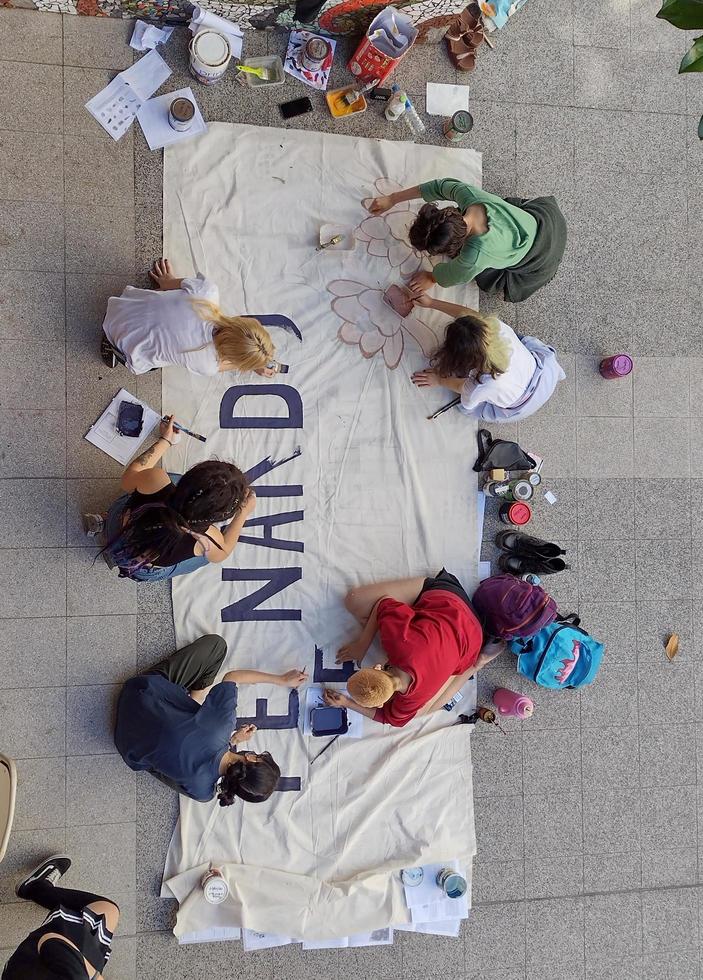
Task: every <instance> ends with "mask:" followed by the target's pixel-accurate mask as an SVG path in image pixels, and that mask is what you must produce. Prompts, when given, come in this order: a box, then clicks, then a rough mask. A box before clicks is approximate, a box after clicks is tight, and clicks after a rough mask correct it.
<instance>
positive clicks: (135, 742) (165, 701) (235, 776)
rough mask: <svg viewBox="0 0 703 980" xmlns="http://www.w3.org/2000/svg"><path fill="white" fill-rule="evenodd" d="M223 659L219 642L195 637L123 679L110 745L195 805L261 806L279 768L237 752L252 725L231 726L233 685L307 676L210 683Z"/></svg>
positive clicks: (254, 674) (244, 673)
mask: <svg viewBox="0 0 703 980" xmlns="http://www.w3.org/2000/svg"><path fill="white" fill-rule="evenodd" d="M226 653H227V644H226V643H225V641H224V640H223V639H222V637H221V636H215V635H211V636H201V637H200V639H198V640H196V641H195V642H194V643H190V644H189V645H188V646H187V647H184V648H183V649H182V650H178V651H177V652H176V653H174V654H171V656H170V657H166V658H165V659H164V660H161V661H160V662H159V663H158V664H156V665H155V666H154V667H152V668H151V670H147V671H145V672H144V673H142V674H137V676H136V677H132V678H131V679H130V680H128V681H127V683H126V684H125V685H124V687H123V688H122V692H121V694H120V697H119V701H118V704H117V721H116V725H115V745H116V746H117V750H118V752H119V753H120V755H121V756H122V758H123V759H124V761H125V762H126V763H127V765H128V766H129V767H130V769H134V770H135V771H136V772H140V771H146V772H150V773H151V774H152V775H153V776H156V778H157V779H159V780H161V782H163V783H165V784H166V785H167V786H170V787H171V788H172V789H175V790H177V791H178V792H179V793H182V794H183V795H184V796H188V797H190V798H191V799H193V800H197V801H198V802H200V803H207V802H208V801H210V800H212V799H213V798H214V796H215V794H216V793H217V798H218V801H219V804H220V806H230V805H231V804H232V803H234V802H235V800H237V799H240V800H244V801H245V802H247V803H263V802H264V801H265V800H267V799H268V798H269V797H270V796H271V794H272V793H273V792H274V790H275V789H276V787H277V786H278V780H279V778H280V775H281V770H280V769H279V767H278V766H277V765H276V763H275V762H274V760H273V759H272V758H271V755H270V754H269V753H268V752H246V751H245V752H242V751H240V750H239V746H241V745H242V744H243V743H245V742H248V741H249V740H250V739H251V738H252V737H253V735H254V734H255V732H256V726H255V725H242V726H241V727H239V728H237V727H236V725H237V720H236V715H235V711H236V707H237V689H238V686H239V685H241V684H276V685H278V686H280V687H289V688H294V687H295V688H297V687H300V685H301V684H303V683H304V682H305V681H306V680H307V674H305V673H303V671H300V670H289V671H286V673H284V674H266V673H264V672H263V671H260V670H244V669H241V670H230V671H228V672H227V673H226V674H225V675H224V677H223V678H222V680H221V681H220V682H219V684H215V683H214V682H215V677H216V675H217V673H218V671H219V670H220V668H221V666H222V664H223V662H224V659H225V655H226Z"/></svg>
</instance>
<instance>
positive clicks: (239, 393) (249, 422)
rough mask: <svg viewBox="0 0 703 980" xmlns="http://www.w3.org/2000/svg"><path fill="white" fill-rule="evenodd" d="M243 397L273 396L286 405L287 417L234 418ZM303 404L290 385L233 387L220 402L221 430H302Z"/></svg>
mask: <svg viewBox="0 0 703 980" xmlns="http://www.w3.org/2000/svg"><path fill="white" fill-rule="evenodd" d="M245 395H252V396H253V395H275V396H276V397H278V398H282V399H283V401H284V402H285V403H286V407H287V409H288V415H287V416H286V417H281V416H278V415H260V416H246V415H245V416H239V417H238V416H236V415H235V414H234V411H235V409H236V407H237V402H238V401H239V399H240V398H243V397H244V396H245ZM302 427H303V402H302V399H301V397H300V395H299V394H298V392H297V391H296V390H295V388H293V387H291V385H235V386H234V387H232V388H228V389H227V391H226V392H225V393H224V395H223V396H222V401H221V402H220V428H221V429H302Z"/></svg>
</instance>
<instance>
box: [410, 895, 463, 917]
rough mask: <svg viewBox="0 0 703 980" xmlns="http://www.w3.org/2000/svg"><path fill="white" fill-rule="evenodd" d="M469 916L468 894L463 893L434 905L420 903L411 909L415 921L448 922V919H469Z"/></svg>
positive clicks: (411, 915)
mask: <svg viewBox="0 0 703 980" xmlns="http://www.w3.org/2000/svg"><path fill="white" fill-rule="evenodd" d="M468 917H469V898H468V895H462V896H461V898H445V899H443V900H442V901H441V902H434V903H433V904H432V905H418V906H417V907H416V908H412V909H410V918H411V919H412V921H413V922H446V921H447V919H468Z"/></svg>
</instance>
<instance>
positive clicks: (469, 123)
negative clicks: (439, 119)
mask: <svg viewBox="0 0 703 980" xmlns="http://www.w3.org/2000/svg"><path fill="white" fill-rule="evenodd" d="M473 128H474V117H473V116H472V115H471V113H470V112H467V111H466V109H459V111H458V112H455V113H454V115H453V116H452V117H451V119H445V120H444V123H443V125H442V129H443V130H444V135H445V137H446V138H447V139H448V140H449V142H450V143H459V142H461V140H463V139H465V138H466V137H467V136H468V135H469V133H470V132H471V130H472V129H473Z"/></svg>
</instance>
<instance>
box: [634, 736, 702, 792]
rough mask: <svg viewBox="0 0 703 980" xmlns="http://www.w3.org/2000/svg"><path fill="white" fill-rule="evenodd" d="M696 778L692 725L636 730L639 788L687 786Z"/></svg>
mask: <svg viewBox="0 0 703 980" xmlns="http://www.w3.org/2000/svg"><path fill="white" fill-rule="evenodd" d="M695 778H696V741H695V726H694V725H691V724H684V723H681V724H677V725H676V727H675V728H672V727H671V726H668V727H667V728H663V729H654V728H650V727H645V728H642V729H640V780H641V783H642V786H643V787H651V786H655V787H672V786H685V785H691V784H693V783H694V782H695Z"/></svg>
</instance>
